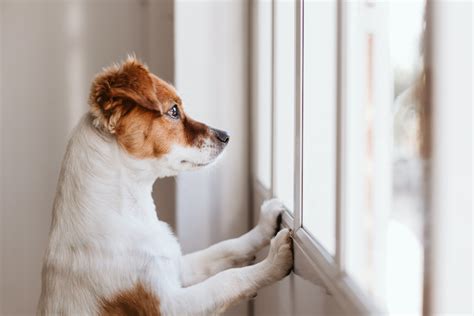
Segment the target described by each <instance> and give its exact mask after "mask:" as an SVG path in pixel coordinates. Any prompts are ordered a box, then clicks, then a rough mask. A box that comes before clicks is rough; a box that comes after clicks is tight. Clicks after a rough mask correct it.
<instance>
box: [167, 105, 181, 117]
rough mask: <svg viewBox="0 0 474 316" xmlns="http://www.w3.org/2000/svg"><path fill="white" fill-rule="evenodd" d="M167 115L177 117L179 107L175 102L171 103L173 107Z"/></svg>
mask: <svg viewBox="0 0 474 316" xmlns="http://www.w3.org/2000/svg"><path fill="white" fill-rule="evenodd" d="M168 115H169V116H170V117H171V118H174V119H179V109H178V106H177V105H176V104H175V105H173V107H172V108H171V109H169V111H168Z"/></svg>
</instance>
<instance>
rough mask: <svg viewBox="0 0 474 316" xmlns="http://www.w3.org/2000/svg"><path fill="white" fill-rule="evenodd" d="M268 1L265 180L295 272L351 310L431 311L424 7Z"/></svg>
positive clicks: (259, 151) (260, 152) (261, 160)
mask: <svg viewBox="0 0 474 316" xmlns="http://www.w3.org/2000/svg"><path fill="white" fill-rule="evenodd" d="M258 3H259V11H258V15H259V16H264V17H265V18H264V19H263V21H264V26H262V25H261V24H260V27H259V28H258V30H259V31H258V32H257V34H258V35H257V36H258V37H257V40H255V41H254V42H253V44H254V45H257V51H258V52H259V54H258V63H257V64H256V65H257V66H258V69H259V71H258V76H257V77H258V79H259V80H258V84H257V86H256V90H255V93H256V95H257V100H260V99H259V98H258V96H260V95H262V94H264V93H265V94H266V95H267V99H266V101H265V102H263V101H262V102H260V101H259V104H258V107H259V110H258V117H257V118H256V123H255V122H254V123H255V125H254V126H255V128H254V130H256V132H257V134H258V135H257V138H258V139H261V138H262V139H263V138H264V139H265V140H264V141H263V140H262V141H258V142H257V144H258V146H255V147H254V151H256V161H257V165H258V166H257V177H256V179H257V180H258V183H257V185H258V187H259V188H260V189H262V188H263V191H264V192H265V194H263V196H264V197H269V196H272V195H273V196H276V197H278V198H280V199H282V200H283V202H284V203H285V205H286V206H287V208H288V213H286V214H285V216H284V222H285V225H288V226H290V227H293V229H294V230H295V231H296V235H295V243H296V244H297V245H298V247H297V248H296V250H295V256H296V262H297V264H303V263H302V262H309V263H308V264H309V265H312V266H314V267H315V269H316V270H317V271H318V274H319V275H318V278H320V279H322V282H323V283H324V285H325V286H326V287H327V288H328V290H329V291H330V292H331V293H333V294H334V295H336V296H338V297H342V298H343V299H342V301H344V302H346V303H343V304H346V305H347V306H346V307H347V308H348V310H349V311H354V310H359V311H361V312H388V313H389V314H397V313H410V314H421V313H422V307H423V306H422V303H423V301H422V298H423V273H424V272H423V265H424V258H423V253H424V240H423V233H424V232H423V224H424V222H425V217H424V214H425V200H424V197H425V190H426V188H425V187H424V183H425V178H426V172H425V170H426V168H425V163H426V161H427V159H428V158H429V157H428V154H427V150H426V137H427V136H426V135H427V134H426V130H427V126H428V122H427V115H426V111H425V106H426V97H425V94H426V93H425V90H426V89H425V76H426V74H425V70H424V69H425V68H424V42H425V40H424V34H425V30H424V27H425V7H426V4H425V2H424V0H416V1H411V2H398V1H395V2H378V1H369V0H364V1H362V0H361V1H337V0H332V1H309V0H307V1H303V0H302V1H284V0H274V1H273V2H268V1H260V2H258ZM260 22H262V19H261V20H260ZM263 37H264V38H263ZM269 41H271V43H272V44H269ZM260 63H263V64H262V65H260ZM269 65H270V67H269ZM253 71H257V70H253ZM262 88H264V89H267V90H265V91H262V90H261V89H262ZM269 93H270V94H269ZM270 126H271V127H270ZM262 130H265V131H262ZM261 144H271V145H268V146H271V149H268V147H266V146H267V145H264V146H262V147H260V145H261ZM262 168H266V169H265V170H267V171H268V170H270V172H269V173H270V175H268V174H267V175H264V173H263V172H262V171H261V170H262ZM261 192H262V190H260V193H257V194H261ZM261 198H262V197H261ZM257 200H258V199H257ZM401 256H403V257H404V260H400V259H397V258H400V257H401ZM298 262H299V263H298ZM394 263H397V264H394ZM296 269H297V270H298V266H297V267H296ZM299 270H300V271H303V270H304V271H308V269H299ZM402 282H403V283H402Z"/></svg>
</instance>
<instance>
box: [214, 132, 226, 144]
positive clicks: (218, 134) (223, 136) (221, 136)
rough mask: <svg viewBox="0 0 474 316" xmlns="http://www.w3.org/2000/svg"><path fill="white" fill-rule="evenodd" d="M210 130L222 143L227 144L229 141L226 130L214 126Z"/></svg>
mask: <svg viewBox="0 0 474 316" xmlns="http://www.w3.org/2000/svg"><path fill="white" fill-rule="evenodd" d="M212 131H213V132H214V135H216V137H217V139H218V140H220V141H221V142H223V143H224V144H227V143H228V142H229V138H230V137H229V134H227V132H224V131H221V130H219V129H215V128H213V129H212Z"/></svg>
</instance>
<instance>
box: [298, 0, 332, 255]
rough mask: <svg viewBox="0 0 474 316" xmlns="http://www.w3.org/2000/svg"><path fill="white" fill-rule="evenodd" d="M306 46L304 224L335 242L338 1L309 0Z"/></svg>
mask: <svg viewBox="0 0 474 316" xmlns="http://www.w3.org/2000/svg"><path fill="white" fill-rule="evenodd" d="M303 27H304V40H303V42H304V48H303V55H304V57H303V60H304V61H303V63H304V64H303V65H304V66H303V67H304V70H303V74H304V78H303V219H302V223H303V226H304V227H305V228H306V230H307V231H309V232H310V233H311V234H312V235H313V236H314V237H315V238H316V240H317V241H318V242H319V243H320V244H322V245H323V246H324V248H326V250H328V252H329V253H331V254H334V253H335V248H336V238H335V237H336V236H335V221H336V211H335V206H336V205H335V202H336V191H335V189H336V140H337V139H336V128H337V126H336V118H337V117H336V114H337V112H336V84H337V83H336V74H337V67H336V62H337V60H336V58H337V47H336V45H337V43H336V39H337V33H336V32H337V28H336V27H337V3H336V1H321V2H315V1H305V3H304V26H303Z"/></svg>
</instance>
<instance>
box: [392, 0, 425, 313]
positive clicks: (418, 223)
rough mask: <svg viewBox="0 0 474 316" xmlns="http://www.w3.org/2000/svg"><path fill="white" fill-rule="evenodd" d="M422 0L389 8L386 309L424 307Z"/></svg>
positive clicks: (423, 5) (404, 309)
mask: <svg viewBox="0 0 474 316" xmlns="http://www.w3.org/2000/svg"><path fill="white" fill-rule="evenodd" d="M424 8H425V3H424V1H422V0H418V1H411V2H393V3H391V4H390V8H389V10H390V11H389V12H390V14H389V23H390V47H391V49H390V57H391V58H390V59H391V61H392V69H393V84H394V88H393V94H394V102H393V151H392V159H393V167H392V168H393V178H392V208H391V212H390V214H389V221H388V229H387V241H386V242H387V252H386V255H387V259H386V262H387V268H386V284H387V286H386V291H387V294H386V297H387V299H386V303H387V309H388V311H389V312H390V314H396V313H401V312H413V313H417V314H421V312H422V285H423V221H424V200H423V198H424V193H423V192H424V188H423V186H424V180H423V179H424V172H425V170H424V166H425V160H426V158H427V150H426V144H427V142H426V137H425V135H424V131H426V116H425V113H424V107H425V105H426V100H425V72H424V59H423V55H424V49H423V47H424V36H423V35H424Z"/></svg>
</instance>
